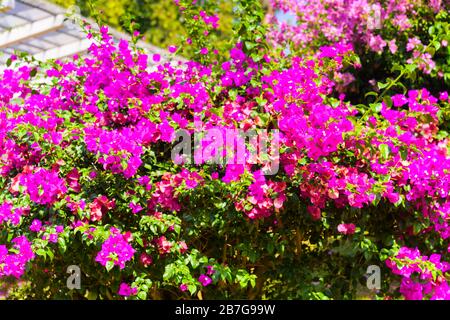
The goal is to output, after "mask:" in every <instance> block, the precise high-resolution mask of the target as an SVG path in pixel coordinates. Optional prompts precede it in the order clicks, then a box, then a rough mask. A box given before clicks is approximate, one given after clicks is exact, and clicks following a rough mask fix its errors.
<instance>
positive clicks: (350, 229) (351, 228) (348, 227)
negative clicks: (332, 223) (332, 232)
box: [337, 223, 356, 234]
mask: <svg viewBox="0 0 450 320" xmlns="http://www.w3.org/2000/svg"><path fill="white" fill-rule="evenodd" d="M355 228H356V226H355V225H354V224H353V223H341V224H340V225H338V227H337V230H338V231H339V232H340V233H342V234H354V233H355Z"/></svg>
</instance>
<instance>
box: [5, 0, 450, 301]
mask: <svg viewBox="0 0 450 320" xmlns="http://www.w3.org/2000/svg"><path fill="white" fill-rule="evenodd" d="M327 2H328V1H327ZM333 2H335V1H333ZM350 2H351V3H353V2H352V1H350ZM391 2H392V1H391ZM292 3H293V2H292ZM292 3H290V4H289V5H292ZM317 3H318V5H319V2H317ZM320 3H321V5H323V4H324V3H326V2H325V1H323V2H320ZM339 3H340V2H339ZM354 3H359V4H360V5H361V6H363V5H364V3H363V2H362V1H354ZM383 3H384V2H383ZM386 3H387V2H386ZM392 3H394V2H392ZM436 3H438V2H436ZM177 4H178V5H179V6H180V9H181V10H182V12H183V14H185V15H186V20H187V21H188V23H190V27H189V32H191V34H192V35H195V38H192V39H193V41H189V43H192V46H193V47H194V49H193V50H194V52H195V57H196V58H195V60H196V61H188V62H176V61H175V60H174V61H172V62H167V63H164V64H161V63H160V64H157V67H156V68H153V69H152V68H149V65H148V61H149V59H151V60H153V61H155V62H158V61H159V58H160V57H159V56H157V55H155V56H152V57H148V56H146V55H145V54H144V53H143V52H142V51H141V50H140V49H139V48H136V46H135V42H136V41H135V40H136V37H137V36H138V33H135V38H134V39H133V41H132V42H131V43H128V42H126V41H124V40H122V41H120V43H118V44H114V43H113V41H112V39H111V37H110V36H109V34H108V29H107V28H106V27H102V28H101V29H100V30H99V31H98V32H97V31H95V30H94V29H92V28H90V27H89V26H85V27H86V29H87V30H88V32H89V35H88V36H89V37H93V38H94V39H96V41H97V42H96V43H95V44H93V45H92V46H91V47H90V49H89V55H87V56H85V57H74V58H73V59H69V60H68V61H46V62H36V61H33V60H32V59H30V58H28V57H21V56H20V57H17V56H12V57H11V58H10V60H9V62H8V67H7V68H6V69H4V70H3V71H2V73H1V75H0V124H1V125H0V137H1V140H0V141H1V144H0V148H1V153H2V156H1V158H0V175H1V177H0V186H1V192H0V201H1V204H0V223H1V226H0V243H3V245H1V246H0V276H2V277H6V278H8V279H9V278H10V277H16V278H21V279H22V280H23V284H22V287H21V289H20V290H21V291H20V295H19V297H27V298H83V297H85V298H88V299H95V298H109V299H113V298H119V297H121V296H122V297H128V298H129V299H161V298H170V299H179V298H196V297H197V298H199V299H203V298H209V299H212V298H225V299H230V298H250V299H253V298H294V299H327V298H330V299H349V298H355V297H357V296H358V294H360V293H359V291H360V289H361V287H364V286H365V284H366V278H365V274H366V271H367V267H368V266H369V265H378V266H380V267H381V268H382V281H383V282H382V286H381V289H380V290H378V291H377V292H376V297H377V298H379V299H383V298H399V297H401V295H402V296H403V297H404V298H406V299H422V298H432V299H450V289H449V287H448V280H449V277H450V274H449V270H450V264H449V263H448V262H445V261H448V259H449V251H450V247H449V241H448V239H449V237H450V226H449V219H450V202H449V190H450V175H449V172H450V157H449V155H448V152H449V141H448V139H447V132H446V131H445V124H443V123H442V120H443V117H445V112H448V108H449V97H448V94H447V93H446V92H445V91H442V92H430V91H429V90H427V89H425V88H419V87H415V86H420V85H421V83H422V82H420V81H419V80H417V79H421V77H422V73H419V72H418V71H417V69H421V65H420V63H419V62H418V63H415V62H414V63H412V62H413V61H412V62H411V61H410V62H411V63H410V62H407V61H404V57H402V56H399V57H397V58H395V59H394V58H392V59H391V58H390V56H388V55H387V56H383V57H382V58H380V59H381V60H380V61H383V62H382V63H383V68H389V67H390V66H391V65H395V66H396V68H394V70H393V71H390V72H393V73H395V72H398V73H399V74H400V76H397V77H396V78H395V79H393V80H389V79H388V80H383V82H381V83H378V89H379V91H380V92H369V94H368V95H367V96H365V97H364V93H365V92H364V93H360V94H362V97H360V98H359V100H360V101H365V102H364V103H352V102H351V101H349V100H348V99H347V98H346V95H345V94H344V92H345V91H346V90H345V88H347V87H348V84H345V85H343V84H342V82H341V81H340V78H339V75H342V74H343V73H344V72H356V73H355V75H357V74H361V73H363V72H365V70H367V66H366V65H365V64H364V63H362V61H365V60H364V59H366V58H367V57H369V58H370V53H364V52H366V51H364V50H366V49H364V48H363V47H362V44H361V42H359V41H356V40H355V37H357V34H356V32H359V31H358V30H354V29H353V28H352V31H351V32H350V31H348V33H345V34H344V35H343V37H342V38H341V39H335V37H334V36H332V37H328V35H327V34H325V35H322V34H320V33H317V34H316V33H313V32H306V34H309V35H312V38H307V39H306V40H307V42H306V48H307V49H308V50H303V49H301V48H300V47H299V48H298V49H297V48H296V47H295V46H292V45H291V47H290V48H289V50H286V47H285V44H286V43H283V41H284V40H286V39H281V40H277V45H273V46H271V45H268V44H267V42H266V40H265V36H266V35H269V40H270V41H273V39H274V38H273V37H271V36H270V35H271V34H272V33H271V32H274V28H276V26H274V25H270V24H269V25H265V24H261V21H262V20H263V18H264V15H263V13H262V10H261V8H260V5H259V2H258V1H250V0H248V1H239V2H237V3H236V4H235V13H236V21H235V25H234V40H235V41H234V43H233V45H232V47H231V48H230V50H229V59H228V58H226V57H224V56H221V55H218V54H216V52H214V50H215V48H214V43H213V42H211V41H209V38H208V35H207V34H206V33H202V30H204V29H205V28H215V27H216V24H217V23H220V21H217V20H216V18H215V16H214V15H212V14H209V13H207V12H204V11H200V9H199V8H198V7H197V6H196V5H195V4H192V3H190V2H189V1H177ZM347 4H348V1H347V2H345V1H343V2H342V4H340V6H334V7H332V6H326V5H324V7H323V10H339V8H346V7H345V5H347ZM258 8H259V9H258ZM383 8H384V7H383ZM408 8H409V7H408ZM431 8H432V9H433V10H435V11H436V12H438V11H439V9H444V8H445V7H444V6H443V5H442V4H440V6H437V5H436V6H431ZM323 10H322V11H323ZM408 10H409V9H408ZM418 10H426V9H425V6H423V5H421V6H419V9H418ZM427 10H428V9H427ZM430 10H431V9H430ZM307 12H309V11H307ZM323 12H331V11H323ZM351 12H352V11H349V13H348V14H350V13H351ZM408 12H409V11H408ZM310 14H312V13H310ZM339 14H340V15H338V16H337V18H336V19H335V20H334V23H336V22H339V21H344V20H345V19H344V18H343V17H342V15H344V16H345V12H340V13H339ZM389 14H391V13H389ZM332 16H334V15H332ZM194 17H196V18H194ZM353 18H354V19H357V20H356V22H351V23H355V24H357V25H358V26H362V27H364V24H362V23H361V21H360V20H358V19H364V15H361V16H359V18H355V17H353ZM353 18H352V19H353ZM366 18H367V17H366ZM417 19H425V16H420V17H419V18H417ZM439 19H443V20H445V19H447V20H445V23H444V22H442V24H441V26H443V25H445V27H442V28H444V29H442V30H440V31H439V32H434V31H433V32H429V36H426V39H428V40H429V41H430V44H431V45H429V44H426V43H424V45H418V44H417V50H418V52H419V56H420V55H425V54H426V52H428V51H427V50H428V49H429V48H431V47H435V48H436V47H437V44H436V43H440V44H441V46H442V48H444V47H445V46H444V45H442V43H443V41H447V40H446V39H448V37H449V34H450V33H449V30H448V15H447V14H446V13H445V12H444V11H441V13H439V15H438V18H436V20H435V19H434V16H433V17H430V19H429V20H426V21H429V23H431V24H433V23H434V22H436V21H440V20H439ZM311 21H313V20H311ZM345 21H346V20H345ZM316 22H317V23H320V20H318V19H316ZM332 22H333V21H332ZM327 23H328V22H327ZM349 23H350V22H349ZM392 23H393V22H392ZM392 23H391V24H392ZM436 23H437V22H436ZM319 26H320V24H319ZM349 26H351V24H349ZM304 28H306V31H310V29H311V28H314V30H316V29H318V30H325V29H324V28H321V27H317V24H315V23H313V24H311V23H307V24H306V25H304ZM388 29H389V28H388ZM437 29H439V28H438V27H436V28H435V29H434V30H437ZM268 30H271V32H268ZM382 30H384V29H382ZM295 32H296V34H297V33H299V31H295ZM386 32H391V33H389V34H390V35H394V31H386ZM411 32H413V31H411ZM332 34H335V33H332ZM338 34H339V35H340V34H341V33H340V32H339V33H338ZM202 35H203V36H202ZM292 37H294V35H293V36H292ZM375 37H376V36H375ZM299 39H300V40H301V41H300V42H299V44H300V43H302V41H303V40H304V39H303V38H302V37H300V36H299ZM335 40H339V41H337V42H335ZM449 40H450V39H449ZM364 41H365V40H363V42H362V43H366V42H364ZM380 41H381V40H380ZM398 41H399V43H400V40H398ZM189 43H188V44H187V45H189ZM290 43H291V42H290ZM368 44H369V48H371V49H373V46H371V45H370V40H369V42H368ZM296 45H297V44H296ZM440 49H441V47H440V48H439V49H436V51H435V52H433V54H437V52H438V51H439V50H440ZM182 50H183V48H179V49H177V48H170V51H171V52H172V55H173V58H175V53H180V52H182ZM375 51H377V50H375ZM357 54H358V55H357ZM376 54H377V55H378V57H379V56H380V55H382V54H383V53H382V52H381V53H376ZM433 54H431V53H430V59H432V58H435V56H433ZM443 55H444V56H446V57H447V58H448V51H446V53H444V54H443ZM369 58H367V59H369ZM396 59H397V60H396ZM418 59H419V58H418ZM414 61H415V60H414ZM411 66H413V67H411ZM422 71H426V68H425V69H424V68H422ZM418 74H420V76H417V75H418ZM414 75H416V77H415V79H416V80H417V81H418V82H414V80H413V79H414ZM428 76H429V77H430V79H431V80H432V81H440V80H439V79H440V78H439V75H438V73H434V72H430V73H429V75H428ZM403 80H407V81H410V84H411V87H409V88H404V89H405V90H404V91H401V90H399V91H395V90H396V89H398V88H401V86H400V83H401V81H403ZM366 86H367V84H366ZM404 86H405V85H403V87H404ZM367 88H368V86H367ZM433 94H434V95H433ZM179 129H184V130H186V132H188V133H191V134H194V133H195V134H198V133H199V132H202V131H204V130H206V129H210V130H211V129H215V130H216V132H219V133H224V132H226V131H227V130H228V131H229V130H236V129H241V130H244V131H246V132H249V131H251V130H259V131H260V132H269V133H272V134H273V135H271V138H272V140H271V142H274V141H275V142H276V144H271V145H270V147H269V150H268V151H269V152H268V154H267V156H266V157H259V158H258V157H257V158H256V159H254V158H252V157H251V152H250V151H251V147H252V145H251V143H250V141H246V142H245V146H246V152H245V155H246V158H245V159H246V162H245V163H244V164H239V163H238V164H231V163H226V162H224V161H223V162H221V163H219V164H217V163H216V164H214V163H211V161H209V162H208V160H212V159H213V158H216V159H217V158H220V156H221V155H223V154H225V150H216V151H215V152H208V150H209V149H208V146H211V145H213V144H214V143H215V142H217V141H216V140H214V138H213V137H209V138H205V139H204V140H203V142H202V143H201V146H202V148H203V149H200V151H199V150H198V149H197V150H194V152H193V153H194V157H193V159H190V160H193V161H188V160H189V159H180V158H179V157H178V158H176V159H173V156H172V151H173V150H174V145H176V144H177V141H175V138H176V133H177V132H178V131H177V130H179ZM277 130H278V131H277ZM276 132H278V133H279V135H278V136H276V135H275V133H276ZM239 141H240V143H241V144H242V143H243V142H242V140H238V143H239ZM277 144H278V145H279V148H276V145H277ZM276 149H278V150H279V157H277V156H276ZM199 155H202V156H203V159H205V161H197V160H198V158H196V157H198V156H199ZM226 155H227V154H226ZM278 158H279V162H280V163H279V169H278V170H275V172H271V173H275V174H268V172H267V169H268V167H269V166H271V164H273V163H276V161H277V160H278ZM173 160H175V161H173ZM71 265H77V266H79V268H80V270H81V273H82V275H81V289H80V290H70V289H69V288H67V286H66V280H67V277H68V274H67V273H66V270H67V267H68V266H71ZM366 294H367V293H366ZM13 296H17V293H13Z"/></svg>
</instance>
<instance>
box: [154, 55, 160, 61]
mask: <svg viewBox="0 0 450 320" xmlns="http://www.w3.org/2000/svg"><path fill="white" fill-rule="evenodd" d="M160 60H161V56H160V55H159V54H154V55H153V61H154V62H159V61H160Z"/></svg>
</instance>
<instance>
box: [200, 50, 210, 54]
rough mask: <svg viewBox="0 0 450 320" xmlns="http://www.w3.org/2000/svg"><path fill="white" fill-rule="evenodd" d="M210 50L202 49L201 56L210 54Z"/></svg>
mask: <svg viewBox="0 0 450 320" xmlns="http://www.w3.org/2000/svg"><path fill="white" fill-rule="evenodd" d="M208 52H209V51H208V48H202V49H201V50H200V53H201V54H203V55H206V54H208Z"/></svg>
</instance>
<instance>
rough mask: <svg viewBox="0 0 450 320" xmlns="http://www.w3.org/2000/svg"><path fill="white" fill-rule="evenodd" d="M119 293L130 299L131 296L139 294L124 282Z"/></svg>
mask: <svg viewBox="0 0 450 320" xmlns="http://www.w3.org/2000/svg"><path fill="white" fill-rule="evenodd" d="M117 293H118V294H119V295H121V296H124V297H129V296H131V295H135V294H136V293H137V289H136V288H131V287H130V286H129V285H128V284H126V283H125V282H122V283H121V284H120V287H119V291H118V292H117Z"/></svg>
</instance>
